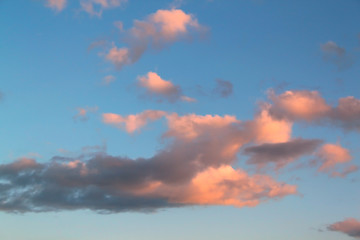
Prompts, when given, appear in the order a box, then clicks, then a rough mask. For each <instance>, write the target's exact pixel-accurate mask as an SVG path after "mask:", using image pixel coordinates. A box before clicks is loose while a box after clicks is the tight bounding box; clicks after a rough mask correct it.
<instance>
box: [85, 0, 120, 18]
mask: <svg viewBox="0 0 360 240" xmlns="http://www.w3.org/2000/svg"><path fill="white" fill-rule="evenodd" d="M126 2H127V0H81V1H80V5H81V8H82V10H84V11H85V12H87V13H88V14H90V15H92V16H98V17H101V15H102V13H103V11H104V10H105V9H109V8H115V7H119V6H121V5H122V4H124V3H126Z"/></svg>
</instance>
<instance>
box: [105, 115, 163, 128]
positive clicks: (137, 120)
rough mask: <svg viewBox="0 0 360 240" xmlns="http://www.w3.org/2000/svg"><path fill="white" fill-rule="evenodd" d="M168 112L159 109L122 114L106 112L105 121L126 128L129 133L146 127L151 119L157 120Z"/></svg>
mask: <svg viewBox="0 0 360 240" xmlns="http://www.w3.org/2000/svg"><path fill="white" fill-rule="evenodd" d="M165 114H166V112H164V111H158V110H146V111H144V112H142V113H139V114H134V115H127V116H121V115H118V114H114V113H104V114H103V115H102V116H103V122H104V123H106V124H110V125H113V126H115V127H118V128H121V129H125V130H126V131H127V132H128V133H133V132H135V131H138V130H140V128H142V127H144V126H145V125H146V124H147V123H148V122H149V121H155V120H157V119H159V118H161V117H163V116H165Z"/></svg>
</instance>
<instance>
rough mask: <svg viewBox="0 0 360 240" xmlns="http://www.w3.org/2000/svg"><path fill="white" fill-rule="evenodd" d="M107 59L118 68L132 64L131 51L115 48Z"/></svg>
mask: <svg viewBox="0 0 360 240" xmlns="http://www.w3.org/2000/svg"><path fill="white" fill-rule="evenodd" d="M106 59H107V60H109V61H111V62H112V63H113V64H114V65H116V66H120V68H121V66H122V65H124V64H129V63H130V61H131V60H130V57H129V49H127V48H117V47H113V48H111V49H110V51H109V53H108V54H107V55H106Z"/></svg>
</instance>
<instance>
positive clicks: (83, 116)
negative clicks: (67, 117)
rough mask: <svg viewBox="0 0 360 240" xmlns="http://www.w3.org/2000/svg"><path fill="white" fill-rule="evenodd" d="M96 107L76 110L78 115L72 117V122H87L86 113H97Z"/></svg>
mask: <svg viewBox="0 0 360 240" xmlns="http://www.w3.org/2000/svg"><path fill="white" fill-rule="evenodd" d="M98 109H99V108H98V107H96V106H95V107H85V108H77V111H78V113H77V114H76V115H75V116H73V119H74V120H78V119H79V120H81V121H87V120H88V119H89V116H88V113H94V112H97V110H98Z"/></svg>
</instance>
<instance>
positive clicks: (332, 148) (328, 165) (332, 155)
mask: <svg viewBox="0 0 360 240" xmlns="http://www.w3.org/2000/svg"><path fill="white" fill-rule="evenodd" d="M317 156H318V157H319V162H320V167H319V169H318V171H320V172H328V173H331V176H333V177H345V176H346V175H347V174H350V173H352V172H355V171H357V169H358V167H357V166H355V165H352V166H349V167H347V168H345V169H344V170H343V171H342V172H338V171H336V167H337V166H338V165H340V164H344V163H347V162H350V161H351V159H352V156H351V155H350V153H349V150H347V149H346V148H343V147H342V146H340V145H339V144H324V145H323V146H322V147H321V148H320V149H319V151H318V153H317Z"/></svg>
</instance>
